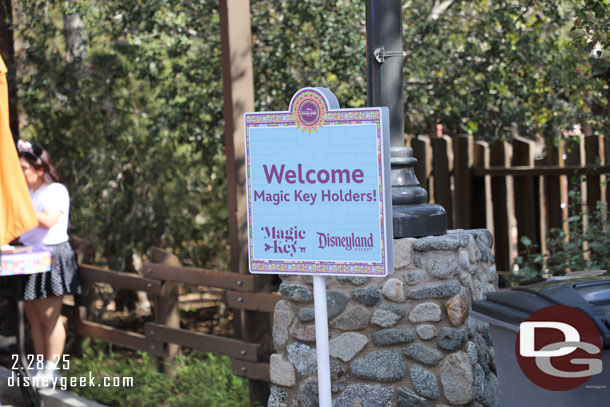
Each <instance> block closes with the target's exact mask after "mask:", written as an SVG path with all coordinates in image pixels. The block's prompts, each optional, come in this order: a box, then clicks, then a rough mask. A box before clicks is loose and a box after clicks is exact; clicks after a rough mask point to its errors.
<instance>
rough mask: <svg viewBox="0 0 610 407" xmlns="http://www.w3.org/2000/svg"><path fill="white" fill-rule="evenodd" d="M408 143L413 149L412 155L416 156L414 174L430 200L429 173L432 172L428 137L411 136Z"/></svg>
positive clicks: (430, 148)
mask: <svg viewBox="0 0 610 407" xmlns="http://www.w3.org/2000/svg"><path fill="white" fill-rule="evenodd" d="M410 144H411V148H412V149H413V157H415V158H417V162H416V163H415V166H414V171H415V176H416V177H417V180H418V181H419V183H420V184H421V186H422V187H423V188H424V189H425V190H426V191H428V201H430V200H431V199H432V198H433V197H432V191H431V190H430V187H431V185H430V174H431V173H432V147H431V146H430V137H428V136H425V135H420V136H418V137H417V138H411V139H410Z"/></svg>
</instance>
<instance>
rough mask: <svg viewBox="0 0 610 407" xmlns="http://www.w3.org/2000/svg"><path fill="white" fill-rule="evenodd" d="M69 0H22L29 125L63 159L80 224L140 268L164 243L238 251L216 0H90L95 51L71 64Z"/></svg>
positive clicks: (196, 257) (106, 256) (80, 231)
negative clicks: (231, 234)
mask: <svg viewBox="0 0 610 407" xmlns="http://www.w3.org/2000/svg"><path fill="white" fill-rule="evenodd" d="M62 4H63V3H62V2H46V1H40V0H26V1H22V2H19V4H18V6H19V7H20V11H21V13H20V14H19V15H20V16H21V18H18V19H17V21H16V26H15V32H16V37H17V39H18V41H20V42H21V43H23V44H24V45H25V47H24V51H25V52H24V54H23V55H22V57H21V58H19V59H18V60H17V66H18V73H19V84H18V85H19V102H20V108H21V111H22V112H23V113H24V114H25V115H26V117H27V123H26V124H25V126H24V128H23V130H22V135H23V137H24V138H31V139H37V140H39V141H40V142H42V143H43V145H45V146H46V147H47V148H48V150H49V151H50V153H51V156H52V157H54V158H55V160H56V163H57V166H58V168H59V169H60V172H61V173H62V175H63V181H64V182H65V183H66V184H67V185H68V187H69V190H70V191H71V194H72V216H71V223H72V226H73V228H74V230H75V233H76V234H77V235H79V236H81V237H85V238H87V239H89V240H91V241H92V242H93V243H94V244H96V246H97V249H98V252H99V253H100V254H101V255H102V260H103V262H105V263H107V264H109V265H110V266H111V267H113V268H117V269H120V270H122V269H125V268H127V269H128V268H129V266H130V261H131V253H132V252H133V251H136V252H144V251H145V250H148V249H149V248H150V247H151V246H152V245H161V246H164V247H169V248H172V249H173V250H174V251H175V252H176V253H177V254H178V255H179V256H180V257H182V258H183V259H188V260H190V261H192V262H194V263H197V264H200V265H205V264H208V263H211V262H217V261H220V263H221V264H226V258H227V238H226V235H227V234H228V232H227V210H226V185H225V168H224V167H225V158H224V154H223V152H224V146H223V128H222V103H223V100H222V87H221V83H220V74H219V73H220V71H221V67H220V38H219V32H218V26H219V18H218V11H217V8H218V5H217V3H216V2H204V3H197V2H191V1H169V0H167V1H165V0H156V1H149V2H146V4H144V3H142V2H140V1H135V0H133V1H131V0H126V1H112V2H99V1H78V2H76V4H77V6H78V11H79V13H80V15H81V17H82V20H83V23H84V29H83V30H81V34H82V35H83V36H85V37H86V41H87V54H86V55H85V56H83V58H81V59H77V60H75V61H74V62H66V60H65V49H64V47H65V45H64V41H63V39H62V37H61V35H62V31H61V26H60V19H61V18H62V11H65V10H64V9H62Z"/></svg>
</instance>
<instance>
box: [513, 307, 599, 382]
mask: <svg viewBox="0 0 610 407" xmlns="http://www.w3.org/2000/svg"><path fill="white" fill-rule="evenodd" d="M601 351H602V342H601V337H600V335H599V331H598V330H597V327H596V326H595V324H594V323H593V321H592V320H591V319H590V318H589V317H588V316H587V315H586V314H585V313H584V312H582V311H580V310H578V309H576V308H572V307H567V306H563V305H554V306H551V307H546V308H542V309H540V310H538V311H536V312H534V313H533V314H532V315H530V317H529V318H528V319H527V320H526V321H525V322H523V323H521V325H520V328H519V334H518V335H517V341H516V343H515V352H516V354H517V361H518V362H519V366H520V367H521V370H522V371H523V374H525V376H527V378H528V379H529V380H531V381H532V382H533V383H534V384H536V385H538V386H540V387H542V388H544V389H546V390H552V391H565V390H571V389H573V388H576V387H578V386H580V385H581V384H583V383H585V382H586V381H587V380H589V378H590V377H591V376H593V375H595V374H599V373H601V370H602V362H601Z"/></svg>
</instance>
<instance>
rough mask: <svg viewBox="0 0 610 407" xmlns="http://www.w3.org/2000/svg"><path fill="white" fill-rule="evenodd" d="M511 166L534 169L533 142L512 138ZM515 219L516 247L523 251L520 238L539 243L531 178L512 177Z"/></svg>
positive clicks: (536, 213) (534, 195) (537, 213)
mask: <svg viewBox="0 0 610 407" xmlns="http://www.w3.org/2000/svg"><path fill="white" fill-rule="evenodd" d="M512 165H513V166H525V167H529V168H534V142H533V141H532V140H527V139H524V138H523V137H518V136H515V137H514V138H513V158H512ZM513 184H514V192H515V218H516V220H517V237H518V239H517V247H518V250H519V252H522V251H523V250H525V246H524V245H523V244H522V243H521V238H522V237H525V236H527V237H528V238H529V239H530V240H531V241H532V243H533V244H535V245H538V242H539V241H540V238H539V232H538V230H537V228H536V225H537V224H538V223H537V222H536V219H540V210H539V207H538V199H537V196H536V194H535V193H534V178H533V177H529V176H528V177H514V179H513Z"/></svg>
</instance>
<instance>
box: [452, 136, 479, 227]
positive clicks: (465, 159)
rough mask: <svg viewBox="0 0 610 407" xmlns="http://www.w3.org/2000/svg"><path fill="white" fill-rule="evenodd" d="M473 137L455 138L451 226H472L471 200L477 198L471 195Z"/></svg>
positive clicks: (476, 199)
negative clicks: (453, 212) (452, 221)
mask: <svg viewBox="0 0 610 407" xmlns="http://www.w3.org/2000/svg"><path fill="white" fill-rule="evenodd" d="M472 150H473V138H472V136H468V135H458V136H457V137H456V139H455V156H454V162H453V179H454V180H455V190H454V195H455V201H454V208H455V222H454V223H453V226H454V227H455V228H460V229H468V228H470V227H472V220H471V216H470V215H471V210H472V206H473V204H474V202H473V201H478V200H479V198H478V197H475V198H474V199H472V198H473V196H472V183H471V181H472V177H471V175H470V168H471V167H472Z"/></svg>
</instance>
